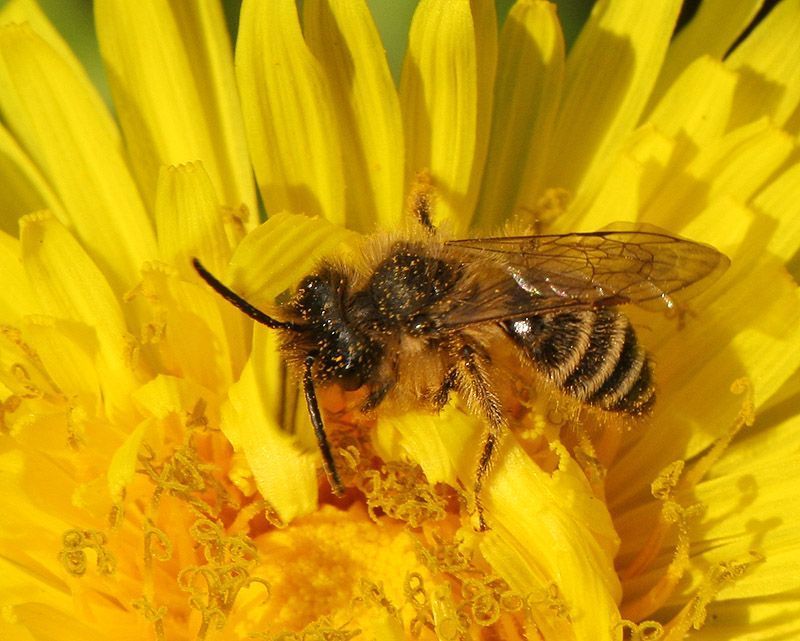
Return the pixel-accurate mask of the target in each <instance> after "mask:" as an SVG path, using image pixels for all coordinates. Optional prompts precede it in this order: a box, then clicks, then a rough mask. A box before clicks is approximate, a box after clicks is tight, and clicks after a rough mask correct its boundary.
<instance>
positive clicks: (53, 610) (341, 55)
mask: <svg viewBox="0 0 800 641" xmlns="http://www.w3.org/2000/svg"><path fill="white" fill-rule="evenodd" d="M760 5H761V2H760V1H759V0H742V1H740V2H735V3H730V2H726V1H725V0H706V1H705V2H703V3H702V5H701V7H700V9H699V10H698V12H697V14H696V15H695V16H694V18H693V19H692V21H691V22H690V23H689V24H688V26H687V27H686V28H685V29H683V30H682V31H681V32H680V33H679V34H678V35H677V36H676V37H675V38H674V39H671V36H672V30H673V27H674V25H675V22H676V20H677V15H678V11H679V9H680V2H679V1H678V0H664V1H661V2H648V3H642V2H638V1H636V0H618V1H614V2H611V1H610V0H601V1H600V2H598V3H597V5H596V6H595V8H594V11H593V13H592V15H591V18H590V19H589V21H588V23H587V24H586V26H585V27H584V29H583V31H582V33H581V35H580V37H579V39H578V41H577V43H576V44H575V46H574V48H573V49H572V50H571V51H570V53H569V55H568V56H566V57H565V52H564V44H563V40H562V36H561V29H560V25H559V23H558V18H557V16H556V12H555V9H554V6H553V5H551V4H550V3H548V2H544V1H540V0H519V1H518V2H517V3H516V4H515V5H514V7H513V8H512V10H511V13H510V14H509V16H508V18H507V20H506V21H505V23H504V24H503V26H502V29H501V30H500V31H499V32H498V27H497V18H496V15H495V12H494V11H495V10H494V3H493V2H491V1H490V0H471V1H468V0H446V1H445V0H422V1H421V2H420V4H419V7H418V8H417V11H416V14H415V17H414V21H413V24H412V27H411V31H410V36H409V46H408V53H407V57H406V60H405V66H404V69H403V73H402V78H401V81H400V86H399V89H397V90H396V89H395V87H394V84H393V82H392V79H391V76H390V74H389V71H388V68H387V65H386V62H385V60H384V55H383V50H382V45H381V43H380V40H379V38H378V35H377V32H376V30H375V27H374V25H373V23H372V20H371V18H370V15H369V13H368V11H367V9H366V6H365V4H364V3H363V2H361V1H353V0H305V2H304V3H303V16H302V29H301V25H300V19H299V17H298V14H297V10H296V7H295V2H294V0H245V2H244V4H243V7H242V13H241V24H240V30H239V36H238V41H237V43H236V47H235V65H234V54H233V53H232V50H231V46H230V42H229V40H228V35H227V32H226V31H225V28H224V23H223V20H222V15H221V10H220V8H219V6H218V5H217V4H216V3H215V2H198V3H193V2H180V1H175V2H169V3H168V2H159V1H158V0H144V1H142V2H127V1H125V0H97V1H96V2H95V11H96V19H97V28H98V35H99V40H100V45H101V50H102V54H103V58H104V61H105V65H106V70H107V73H108V78H109V82H110V84H111V87H112V93H113V97H114V106H115V109H116V114H117V116H118V123H117V121H115V120H114V118H113V117H112V116H111V115H110V113H109V112H108V110H107V108H106V107H105V106H104V104H103V103H102V101H101V99H100V98H99V97H98V95H97V94H96V92H95V90H94V89H93V87H92V86H91V84H90V83H89V81H88V80H87V78H86V76H85V74H84V72H83V70H82V69H81V67H80V65H79V63H78V62H77V61H76V59H75V58H74V56H73V55H72V53H71V52H70V51H69V50H68V48H67V47H66V45H65V44H64V42H63V40H62V39H61V38H60V36H59V35H58V34H57V33H56V32H55V31H54V29H53V28H52V27H51V26H50V25H49V23H48V22H47V19H46V18H45V17H44V16H43V14H41V12H40V11H39V10H38V8H37V7H36V6H35V4H34V3H33V2H32V0H12V1H11V2H9V3H8V4H7V5H6V6H5V7H4V9H3V10H2V13H0V24H2V26H1V27H0V111H2V115H3V123H4V125H3V128H1V129H0V183H2V185H3V189H2V190H0V192H2V193H0V199H1V202H2V205H3V208H2V216H0V229H2V232H0V273H2V274H3V287H2V288H1V289H0V391H1V392H2V394H1V395H0V396H1V397H2V405H0V409H1V410H2V411H1V412H0V475H2V476H1V477H2V490H0V513H2V514H3V518H2V525H0V595H2V599H1V600H0V638H2V639H20V640H23V639H24V640H28V639H48V640H49V639H58V640H61V639H63V640H65V641H66V640H71V639H107V638H114V639H120V640H123V639H157V640H162V639H169V640H170V641H171V640H173V639H211V638H219V639H239V638H242V639H247V638H256V639H273V638H282V639H287V638H289V639H291V638H298V639H317V638H319V639H350V638H363V639H373V638H374V639H380V640H384V639H387V640H388V639H393V640H394V639H403V638H420V639H459V638H463V639H469V638H477V637H479V636H480V635H481V633H482V632H483V638H493V639H494V638H497V639H512V640H513V639H547V640H548V641H549V640H556V641H570V640H575V641H584V640H586V641H603V640H615V641H618V640H622V639H665V640H669V641H675V640H677V639H682V638H684V637H685V636H686V635H687V633H689V632H691V633H692V638H697V639H722V638H724V639H741V640H744V639H762V638H763V639H767V638H794V637H795V636H797V635H798V634H800V616H798V613H797V600H798V597H800V593H799V592H800V590H798V587H797V581H796V577H797V575H798V570H799V569H800V527H798V524H797V520H796V519H795V518H794V516H795V514H796V512H797V510H798V508H800V505H798V499H797V486H798V482H800V478H799V475H798V470H799V469H800V441H799V440H798V438H799V437H798V434H800V430H799V429H798V428H799V427H800V422H799V421H798V416H797V411H796V410H797V399H798V387H797V381H798V377H797V370H798V366H799V365H800V349H798V338H800V325H799V324H798V323H797V319H798V318H800V299H799V297H798V288H797V284H796V282H795V281H794V280H793V278H792V277H791V276H790V275H789V272H788V271H787V269H786V267H785V265H787V264H789V265H790V266H791V265H796V257H797V255H798V250H800V187H799V185H800V163H798V160H797V158H798V155H797V151H796V139H797V136H798V134H799V133H800V71H799V70H800V66H798V65H797V64H796V62H797V60H800V2H798V1H797V0H783V2H781V3H779V4H778V5H777V6H776V7H775V8H774V9H773V10H772V12H771V13H770V14H769V15H768V16H767V17H766V18H765V19H764V20H763V21H761V22H760V23H759V24H758V25H757V27H756V28H755V29H754V30H753V31H752V32H748V33H747V35H746V37H745V38H744V39H743V41H742V42H741V43H739V44H738V45H736V46H735V47H734V48H733V50H732V51H731V47H732V45H733V44H734V43H735V42H736V41H737V38H739V36H740V34H742V33H743V32H744V30H745V27H746V26H747V25H748V23H749V22H750V20H751V19H752V17H753V15H754V14H755V13H756V11H757V10H758V8H759V6H760ZM253 171H254V173H255V182H256V183H257V189H258V193H259V194H260V196H261V198H262V199H263V203H264V206H265V208H266V210H267V212H268V213H269V217H268V219H267V221H266V222H265V223H263V224H260V225H259V224H258V220H257V218H258V216H257V211H258V210H257V197H256V186H255V185H254V184H253V180H252V172H253ZM420 172H425V173H426V174H427V175H428V176H430V180H431V182H432V185H433V191H434V194H435V205H436V206H435V220H436V222H437V224H439V223H441V224H442V225H443V226H445V227H449V228H450V229H451V230H452V231H453V232H454V233H468V232H469V233H479V232H480V231H484V232H485V231H488V230H492V229H497V228H500V227H501V226H503V225H504V224H506V223H508V222H509V221H510V220H512V219H516V220H517V221H520V220H527V221H528V222H529V223H530V222H533V221H538V223H539V224H541V225H542V226H543V227H545V228H546V229H547V230H548V231H555V232H566V231H573V230H591V229H596V228H599V227H602V226H604V225H606V224H607V223H610V222H612V221H630V222H634V221H638V222H646V223H653V224H656V225H659V226H661V227H664V228H667V229H669V230H670V231H672V232H674V233H679V234H682V235H684V236H687V237H691V238H694V239H697V240H701V241H704V242H707V243H710V244H713V245H714V246H716V247H718V248H719V249H720V250H721V251H723V252H725V253H726V254H728V255H729V256H730V257H731V259H732V261H733V262H732V267H731V269H730V270H729V272H728V274H727V275H726V276H725V278H724V279H723V280H722V281H720V282H719V283H718V284H717V285H716V286H715V287H714V288H713V289H712V290H711V291H709V292H708V293H707V294H706V295H704V296H702V297H700V298H698V299H697V301H696V302H693V304H692V307H691V309H690V310H688V313H686V314H683V315H682V318H681V319H680V322H676V319H674V318H672V319H670V318H666V316H665V315H658V314H644V313H641V314H640V313H639V312H638V311H636V310H632V311H631V315H632V317H634V319H635V321H636V324H637V327H639V328H640V333H641V338H642V341H643V342H644V343H645V344H646V345H647V347H648V348H649V349H650V351H651V353H652V355H653V359H654V361H655V363H656V365H657V370H656V375H657V379H658V387H659V401H658V404H657V406H656V409H655V412H654V414H653V415H652V417H649V418H647V419H644V420H642V421H640V422H637V424H635V425H633V426H623V425H619V424H618V422H617V421H615V420H613V419H610V418H606V419H599V418H598V417H596V416H592V415H580V414H579V415H578V416H572V415H569V416H567V417H562V418H559V417H558V416H556V415H553V414H552V413H549V412H548V411H546V409H547V399H546V398H543V399H540V400H539V401H538V402H534V400H532V399H530V400H529V401H526V402H525V403H524V404H522V405H521V406H520V408H519V411H518V412H517V413H516V414H515V415H513V416H510V420H511V422H512V423H513V424H514V427H515V429H514V432H513V434H510V435H508V436H506V438H505V439H504V441H503V446H502V448H501V452H500V454H499V456H498V461H497V464H496V465H495V466H494V469H493V471H492V473H491V475H490V477H489V479H488V480H487V483H486V486H485V492H484V502H485V508H486V516H487V521H488V523H489V526H490V530H489V531H487V532H480V533H479V532H475V531H474V530H473V528H472V524H471V521H470V514H469V510H468V507H467V506H468V504H469V503H470V501H471V496H470V488H471V487H472V484H473V479H474V473H475V460H476V451H477V449H478V448H479V442H480V438H481V433H482V430H483V424H482V421H481V419H480V417H476V416H472V415H469V414H467V413H466V412H465V411H464V410H463V409H462V407H461V406H460V405H459V404H458V403H457V402H454V403H451V404H450V405H449V406H448V407H447V408H445V410H444V411H443V412H442V413H441V414H440V415H438V416H435V415H432V414H430V413H426V412H424V411H416V410H415V411H409V413H407V414H405V415H402V416H394V417H392V416H382V415H381V413H380V411H379V412H378V413H377V419H376V420H375V421H372V422H374V423H375V424H374V425H373V424H371V423H370V421H368V420H366V419H365V417H363V416H361V415H360V414H359V413H358V412H354V411H351V410H352V407H353V406H354V404H353V401H352V398H351V397H350V396H347V395H344V394H341V393H339V391H337V390H336V389H326V390H322V392H321V393H322V394H323V395H324V398H323V405H324V407H325V409H326V420H327V425H328V428H329V430H330V432H331V434H330V437H331V440H332V441H333V443H334V445H335V446H336V450H337V460H338V461H339V462H340V465H341V467H342V470H343V472H344V473H345V474H346V480H347V484H348V486H349V487H350V489H349V491H348V493H347V494H346V496H345V497H344V498H343V499H337V498H335V497H333V496H332V494H331V492H330V489H329V487H328V485H327V482H326V480H325V478H324V476H322V475H321V471H320V459H319V454H318V452H317V450H316V445H315V440H314V436H313V432H312V431H311V428H310V425H309V421H308V418H307V416H306V415H305V410H304V407H303V405H302V403H301V401H300V400H299V399H298V392H297V386H296V384H295V383H294V382H293V380H292V379H291V377H287V375H286V372H285V367H284V365H283V363H282V361H281V358H280V355H279V353H278V338H277V337H276V336H275V333H274V332H272V331H270V330H268V329H266V328H263V327H260V326H256V327H253V323H252V322H251V321H249V320H248V319H247V318H245V317H244V316H243V315H242V314H240V313H239V312H238V311H237V310H235V309H233V308H232V307H231V306H230V305H228V304H227V303H226V302H225V301H223V300H221V299H220V298H219V297H217V296H216V295H214V294H213V292H211V291H210V290H209V289H208V288H207V287H206V286H205V285H204V284H203V283H202V282H201V281H200V280H199V279H198V278H197V276H196V275H195V274H194V273H193V271H192V268H191V263H190V258H191V257H192V256H199V257H200V258H201V259H202V260H203V261H204V263H205V264H206V266H207V267H208V268H209V269H210V270H211V271H212V272H213V273H215V274H219V275H220V276H221V277H222V278H223V280H225V282H226V283H228V284H230V286H231V287H232V288H233V289H234V290H236V291H237V292H240V293H241V294H242V295H244V296H245V297H246V298H247V299H248V300H250V301H252V302H253V303H254V304H259V305H269V304H272V303H273V302H274V300H275V298H276V297H278V296H279V295H280V294H281V293H283V292H285V291H287V290H290V289H291V287H292V286H293V285H295V284H296V283H297V281H298V280H299V279H300V278H301V277H302V276H303V275H304V274H306V273H308V272H309V271H310V270H312V269H313V266H314V264H315V262H316V261H317V260H318V259H319V258H320V257H323V256H327V255H340V254H341V255H343V256H346V255H347V254H348V253H349V254H352V253H353V252H357V251H358V245H359V243H360V242H361V238H362V236H361V234H365V233H371V232H374V231H376V230H392V229H400V228H402V227H403V225H405V224H406V223H405V218H406V217H407V215H408V214H407V212H406V211H405V209H406V208H405V204H404V203H405V199H406V197H407V193H408V192H409V190H411V189H413V188H414V187H413V185H414V184H415V181H417V183H418V184H417V187H416V188H420V185H419V179H418V178H417V177H418V176H419V175H420ZM313 216H321V217H322V218H313ZM17 221H19V224H18V227H17ZM731 388H732V389H733V391H734V392H735V393H736V394H738V395H739V396H738V397H737V396H736V395H734V394H731V393H730V390H731ZM528 392H530V390H517V391H516V393H518V394H519V395H520V396H524V395H525V394H526V393H528ZM542 396H546V394H544V395H542Z"/></svg>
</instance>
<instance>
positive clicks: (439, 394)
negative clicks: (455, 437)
mask: <svg viewBox="0 0 800 641" xmlns="http://www.w3.org/2000/svg"><path fill="white" fill-rule="evenodd" d="M457 387H458V368H457V367H452V368H450V369H449V370H447V374H445V375H444V379H442V384H441V385H440V386H439V389H437V390H436V391H435V392H434V394H433V396H432V397H431V402H432V403H433V409H434V411H436V412H441V411H442V410H443V409H444V406H445V405H447V401H448V400H449V399H450V392H452V391H453V390H455V389H456V388H457Z"/></svg>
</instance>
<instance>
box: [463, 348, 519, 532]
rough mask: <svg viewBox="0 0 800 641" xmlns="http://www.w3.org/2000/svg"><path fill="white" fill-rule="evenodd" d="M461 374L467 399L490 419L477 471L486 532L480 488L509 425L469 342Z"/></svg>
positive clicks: (478, 497) (479, 508)
mask: <svg viewBox="0 0 800 641" xmlns="http://www.w3.org/2000/svg"><path fill="white" fill-rule="evenodd" d="M460 357H461V366H462V368H463V369H462V376H461V387H462V390H463V391H465V392H466V393H467V395H468V402H469V403H470V404H471V405H474V406H477V408H478V409H479V410H480V411H481V412H482V413H483V415H484V416H485V417H486V418H487V429H486V430H485V432H484V434H483V448H482V450H481V455H480V458H479V459H478V469H477V471H476V473H475V487H474V492H475V507H476V509H477V512H478V523H479V528H480V530H481V531H485V530H487V529H488V528H487V527H486V521H485V519H484V516H483V506H482V504H481V490H482V489H483V483H484V481H485V480H486V476H487V475H488V474H489V472H490V470H491V468H492V464H493V463H494V456H495V453H496V450H497V445H498V443H499V441H500V437H501V436H502V434H503V433H504V431H505V430H506V428H507V423H506V419H505V417H504V416H503V408H502V406H501V405H500V400H499V399H498V398H497V395H496V394H495V393H494V390H493V389H492V387H491V385H490V383H489V380H488V378H487V376H486V372H485V367H484V364H483V363H481V361H480V357H479V356H478V354H477V353H476V351H475V349H474V348H473V347H471V346H469V345H464V346H462V348H461V350H460Z"/></svg>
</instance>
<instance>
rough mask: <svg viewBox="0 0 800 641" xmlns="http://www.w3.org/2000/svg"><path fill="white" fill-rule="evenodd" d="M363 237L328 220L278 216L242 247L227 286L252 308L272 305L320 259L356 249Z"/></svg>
mask: <svg viewBox="0 0 800 641" xmlns="http://www.w3.org/2000/svg"><path fill="white" fill-rule="evenodd" d="M359 238H360V237H359V236H358V234H355V233H353V232H351V231H348V230H346V229H344V228H343V227H339V226H338V225H334V224H332V223H329V222H327V221H325V220H321V219H315V218H308V217H306V216H296V215H294V214H286V213H281V214H276V215H275V216H272V217H270V218H269V219H268V220H267V222H265V223H263V224H262V225H260V226H259V227H257V228H256V229H255V230H253V231H252V232H250V233H249V234H248V235H247V236H245V238H244V239H243V240H242V242H241V243H239V246H238V247H237V248H236V251H235V252H234V254H233V257H232V258H231V263H230V266H229V267H228V276H229V278H228V279H227V282H228V283H229V284H230V286H231V287H232V288H233V289H235V290H236V291H237V292H239V294H241V295H242V296H244V297H245V298H246V299H247V300H248V301H250V302H252V303H253V304H256V305H258V304H266V305H271V304H272V303H273V302H274V299H275V297H276V296H277V295H278V294H280V293H281V292H283V291H284V290H286V289H287V288H289V287H291V286H293V285H296V284H297V283H298V282H299V281H300V279H301V278H302V277H303V276H305V275H306V274H308V273H309V272H310V271H311V270H312V269H313V267H314V266H315V265H316V264H317V263H318V262H319V261H320V259H322V258H325V257H329V256H332V255H336V252H337V250H340V249H343V248H346V247H353V246H354V245H355V244H356V243H357V241H358V239H359Z"/></svg>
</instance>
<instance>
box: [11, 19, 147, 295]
mask: <svg viewBox="0 0 800 641" xmlns="http://www.w3.org/2000/svg"><path fill="white" fill-rule="evenodd" d="M0 108H2V110H3V113H4V115H5V117H6V119H7V121H8V123H9V125H10V127H11V129H12V130H13V131H14V133H15V135H16V136H17V137H18V138H19V139H20V140H21V141H22V142H23V145H24V146H25V148H26V149H27V151H28V153H29V154H30V155H31V158H33V159H34V161H35V162H36V163H37V164H38V165H39V167H41V168H42V171H43V173H44V174H45V176H46V177H47V179H48V180H49V181H50V183H51V184H52V185H53V186H54V188H55V189H56V190H57V192H58V194H59V195H60V197H61V199H62V201H63V203H64V207H65V209H66V210H67V213H68V215H69V219H70V221H71V223H72V225H73V226H74V227H75V229H76V231H77V234H78V236H79V237H80V238H81V240H82V241H83V242H84V243H85V245H86V247H87V249H88V251H89V252H90V253H91V255H92V257H93V258H94V259H95V261H96V262H97V263H98V265H99V266H100V267H101V268H102V269H103V271H104V272H106V273H107V274H109V276H110V278H111V282H112V284H113V285H114V286H115V287H117V288H125V289H126V288H128V287H130V286H131V285H132V284H133V283H134V282H135V280H136V278H137V276H136V274H137V271H138V269H139V267H140V266H141V264H142V261H143V260H145V259H146V258H148V257H150V256H153V255H154V253H155V251H154V250H155V243H154V239H153V233H152V229H151V227H150V222H149V220H148V219H147V214H146V212H145V210H144V208H143V206H142V203H141V200H140V199H139V194H138V192H137V190H136V186H135V185H134V183H133V180H132V179H131V177H130V175H129V173H128V170H127V167H126V166H125V162H124V159H123V157H122V155H121V153H120V149H119V147H118V142H117V140H115V139H114V138H112V137H111V136H110V135H109V128H110V125H109V115H108V113H107V112H105V111H101V110H98V108H97V96H96V95H95V94H94V93H93V92H91V91H88V90H87V88H86V79H85V78H83V77H81V76H78V75H77V74H76V72H75V70H74V68H73V65H71V64H69V63H68V62H66V61H64V60H63V59H62V58H61V57H59V55H58V53H57V52H56V51H55V50H54V49H52V48H51V47H50V46H49V45H48V44H47V43H46V42H45V41H44V40H42V39H41V38H40V37H38V36H37V35H35V34H34V33H33V31H31V29H30V28H29V27H27V26H15V25H12V26H5V27H3V28H2V29H0Z"/></svg>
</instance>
